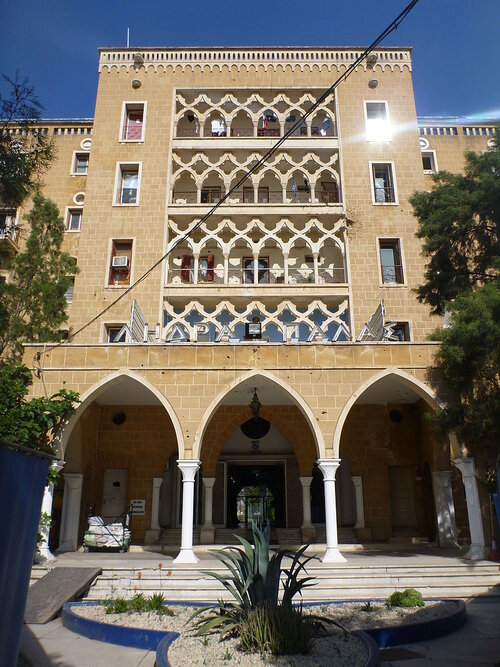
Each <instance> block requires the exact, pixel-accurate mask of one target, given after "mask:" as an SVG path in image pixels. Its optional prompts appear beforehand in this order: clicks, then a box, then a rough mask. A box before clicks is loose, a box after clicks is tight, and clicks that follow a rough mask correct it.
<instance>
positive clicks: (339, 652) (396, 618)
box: [72, 602, 456, 667]
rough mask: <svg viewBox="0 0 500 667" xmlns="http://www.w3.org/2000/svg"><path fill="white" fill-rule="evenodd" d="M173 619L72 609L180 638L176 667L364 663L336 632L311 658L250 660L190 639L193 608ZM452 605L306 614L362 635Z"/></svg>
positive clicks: (227, 645) (346, 607)
mask: <svg viewBox="0 0 500 667" xmlns="http://www.w3.org/2000/svg"><path fill="white" fill-rule="evenodd" d="M170 608H171V609H172V610H173V612H174V614H175V615H174V616H166V615H162V616H159V615H158V614H156V613H155V612H143V613H136V612H126V613H125V614H106V610H105V608H104V606H102V605H96V606H88V607H87V606H74V607H72V611H74V612H75V613H77V614H79V615H80V616H84V617H85V618H91V619H93V620H96V621H100V622H104V623H111V624H114V625H124V626H128V627H138V628H148V629H152V630H164V631H167V630H170V631H174V632H179V633H180V635H181V636H180V637H179V638H178V639H176V640H175V641H174V642H173V644H172V645H171V646H170V648H169V650H168V658H169V661H170V664H171V665H172V667H179V666H182V667H186V665H187V662H186V656H189V661H188V662H189V667H191V666H192V667H198V666H200V667H201V666H207V667H216V666H219V665H227V666H232V665H241V667H258V666H259V665H280V666H285V665H289V666H292V665H293V666H294V667H323V666H325V665H339V666H341V667H359V666H360V665H363V664H364V662H365V660H366V658H367V653H366V648H365V646H364V644H363V643H362V642H360V641H359V640H358V639H356V638H354V637H352V636H350V635H348V636H346V635H345V634H344V633H343V632H342V631H340V630H339V631H336V632H335V633H334V634H333V635H332V636H330V637H327V638H321V639H317V640H315V641H314V643H313V648H312V650H311V652H310V653H308V654H307V655H293V656H281V657H278V658H275V657H273V656H269V655H266V656H257V655H255V654H252V655H248V654H245V653H242V652H241V651H239V650H238V642H239V640H238V639H229V640H225V641H223V642H220V641H219V640H218V637H217V636H214V635H212V636H209V638H208V639H200V638H197V637H193V636H191V634H190V631H189V627H187V626H186V623H187V621H188V619H189V617H190V616H191V614H192V613H193V611H194V609H193V607H184V606H177V605H172V606H171V607H170ZM455 608H456V607H455V605H454V604H453V603H450V602H432V603H427V604H426V606H425V607H422V608H416V609H415V608H414V609H405V608H394V609H388V608H387V607H386V606H385V605H384V604H383V603H372V605H371V609H372V611H370V612H367V611H363V604H362V603H359V602H357V603H348V604H327V605H320V606H313V607H305V608H304V611H305V612H306V613H307V612H310V613H312V614H319V615H321V616H327V617H329V618H332V619H334V620H336V621H337V622H339V623H341V624H342V626H343V627H345V628H346V629H347V630H362V629H366V628H375V627H383V626H386V625H399V624H403V623H411V622H420V621H424V620H432V619H434V618H437V617H439V616H443V615H447V614H448V613H450V612H451V611H453V610H454V609H455Z"/></svg>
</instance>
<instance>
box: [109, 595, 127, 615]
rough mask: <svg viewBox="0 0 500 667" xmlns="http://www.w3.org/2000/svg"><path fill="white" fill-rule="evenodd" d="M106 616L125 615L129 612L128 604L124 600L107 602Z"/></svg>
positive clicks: (117, 599) (118, 599)
mask: <svg viewBox="0 0 500 667" xmlns="http://www.w3.org/2000/svg"><path fill="white" fill-rule="evenodd" d="M104 606H105V608H106V614H124V613H125V612H126V611H128V602H127V600H125V599H124V598H116V599H115V600H107V601H106V603H105V605H104Z"/></svg>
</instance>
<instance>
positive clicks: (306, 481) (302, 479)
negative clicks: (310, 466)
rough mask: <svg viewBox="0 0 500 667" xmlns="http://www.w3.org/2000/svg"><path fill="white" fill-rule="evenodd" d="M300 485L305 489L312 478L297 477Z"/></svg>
mask: <svg viewBox="0 0 500 667" xmlns="http://www.w3.org/2000/svg"><path fill="white" fill-rule="evenodd" d="M299 480H300V483H301V484H302V486H303V487H305V488H307V487H309V486H311V484H312V481H313V478H312V477H299Z"/></svg>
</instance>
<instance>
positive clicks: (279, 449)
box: [176, 371, 343, 562]
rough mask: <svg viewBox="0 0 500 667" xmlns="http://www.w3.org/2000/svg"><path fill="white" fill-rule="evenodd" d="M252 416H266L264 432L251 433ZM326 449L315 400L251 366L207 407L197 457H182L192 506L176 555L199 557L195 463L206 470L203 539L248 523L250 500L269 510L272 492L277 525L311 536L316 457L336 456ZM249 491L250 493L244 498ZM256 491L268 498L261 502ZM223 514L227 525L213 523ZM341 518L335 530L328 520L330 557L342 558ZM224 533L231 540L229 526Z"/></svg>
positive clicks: (207, 540)
mask: <svg viewBox="0 0 500 667" xmlns="http://www.w3.org/2000/svg"><path fill="white" fill-rule="evenodd" d="M256 403H257V404H258V408H255V405H256ZM252 405H253V407H252ZM252 415H253V416H252ZM252 419H259V420H260V421H261V422H262V421H263V422H264V423H265V424H267V425H268V429H267V431H266V432H265V433H262V434H261V435H260V436H259V435H254V436H252V434H251V429H250V433H248V432H246V428H245V427H246V426H248V423H250V424H251V423H253V422H252ZM267 433H269V437H268V435H267ZM324 451H325V447H324V441H323V435H322V433H321V430H320V429H319V426H318V423H317V420H316V418H315V417H314V415H313V413H312V410H311V408H310V407H309V405H308V404H307V403H306V402H305V401H304V400H303V398H302V397H301V396H300V395H299V394H298V393H297V392H296V391H295V390H294V389H292V388H291V387H290V386H289V385H287V383H285V382H283V381H282V380H281V378H279V377H278V376H274V375H272V374H270V373H268V372H266V371H251V372H249V373H247V374H245V375H243V376H241V377H239V378H237V379H236V380H235V381H234V382H232V383H231V384H230V385H229V386H228V387H226V388H225V390H224V391H222V392H221V393H220V394H219V395H218V396H217V397H216V398H215V399H214V400H213V401H212V404H211V405H210V406H209V408H208V409H207V410H206V412H205V414H204V416H203V418H202V420H201V422H200V425H199V428H198V430H197V432H196V436H195V440H194V445H193V454H194V457H195V460H194V461H192V460H191V461H188V460H186V461H179V467H180V468H181V470H183V476H184V469H183V468H186V475H185V476H184V478H183V482H185V483H186V484H189V486H188V487H187V489H186V487H185V485H184V484H183V493H184V492H185V490H187V491H188V495H187V497H188V498H189V499H190V504H191V510H190V511H189V512H188V511H187V510H186V517H185V516H184V511H183V525H182V544H181V551H180V553H179V555H178V557H177V559H176V561H177V562H195V559H196V557H195V555H194V553H193V551H192V534H193V533H192V527H193V507H192V501H191V497H192V496H193V491H192V486H191V485H192V483H193V481H194V474H193V472H192V470H191V469H192V468H193V466H194V465H195V466H198V465H200V464H201V466H202V471H203V472H202V474H203V491H204V493H203V499H204V509H203V523H202V526H201V531H200V537H201V541H202V542H205V543H213V542H214V540H216V538H217V537H218V536H217V535H216V528H218V527H220V528H226V529H228V528H229V526H230V525H231V529H230V531H229V535H231V532H232V531H233V530H234V528H235V524H236V527H238V525H239V524H241V523H244V524H245V525H244V526H243V527H246V523H247V516H248V511H249V510H248V508H249V507H250V506H251V507H255V506H258V507H260V508H261V509H259V510H258V511H259V512H261V513H264V510H263V509H262V508H263V507H264V500H266V499H268V500H269V503H270V504H271V506H270V509H269V511H270V514H271V516H272V519H273V521H274V524H275V528H276V532H277V531H278V530H279V529H281V530H288V531H290V530H293V531H295V535H294V536H293V537H290V536H289V539H292V541H294V542H304V541H310V540H311V537H313V535H314V532H315V529H314V526H313V525H312V522H311V495H310V486H311V481H312V468H313V465H314V463H315V462H316V461H317V460H319V461H320V462H322V463H324V464H325V466H329V465H330V464H331V463H335V462H334V461H333V460H330V459H326V458H323V455H324ZM188 464H189V465H188ZM269 466H275V470H274V471H270V470H269ZM325 469H326V468H325ZM328 469H329V468H328ZM322 470H323V468H322ZM325 474H326V473H325ZM326 476H328V475H326ZM271 477H272V483H270V480H271ZM268 482H269V483H268ZM325 484H326V477H325ZM228 489H229V493H228ZM245 490H246V491H245ZM247 492H248V493H247ZM250 492H251V493H250ZM242 494H243V495H245V494H246V495H248V498H247V499H246V500H242V497H243V496H242ZM250 496H252V498H250ZM326 496H327V494H325V498H326ZM257 497H259V498H261V499H263V500H262V501H261V502H258V500H257ZM280 498H281V501H280V500H279V499H280ZM214 501H215V502H214ZM228 502H229V503H231V507H229V508H228ZM266 502H267V500H266ZM280 502H281V506H278V503H280ZM327 502H329V503H330V507H329V509H327V513H328V512H329V513H330V514H331V515H332V516H335V499H334V498H333V501H332V499H331V496H330V495H329V494H328V499H327V500H325V503H327ZM238 503H239V505H238ZM245 503H246V504H245ZM233 504H234V507H233V506H232V505H233ZM184 507H187V504H186V503H185V504H184ZM214 507H215V508H216V509H215V512H214ZM221 508H223V514H222V517H221V515H220V510H221ZM253 511H254V510H253V509H251V512H253ZM217 512H218V514H217ZM243 516H244V518H243ZM185 519H186V521H185ZM217 521H219V522H220V526H217V525H214V522H215V524H217ZM189 523H190V525H188V524H189ZM278 524H281V525H278ZM334 526H335V528H334V529H333V530H331V531H330V535H328V533H329V531H328V527H327V544H328V545H329V548H328V549H327V551H328V555H329V558H328V559H329V560H334V559H336V560H343V558H342V556H340V554H339V553H338V544H337V533H336V524H335V522H334ZM239 527H240V528H241V527H242V526H241V525H239ZM225 537H226V539H225V540H224V541H227V533H226V535H225ZM329 537H330V539H329ZM278 539H279V536H278ZM330 547H332V548H330Z"/></svg>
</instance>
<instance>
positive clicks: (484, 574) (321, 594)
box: [86, 556, 500, 602]
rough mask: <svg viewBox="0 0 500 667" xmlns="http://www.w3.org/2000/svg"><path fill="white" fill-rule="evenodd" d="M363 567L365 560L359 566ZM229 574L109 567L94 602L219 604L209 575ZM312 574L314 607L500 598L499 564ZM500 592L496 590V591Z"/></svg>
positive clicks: (209, 566)
mask: <svg viewBox="0 0 500 667" xmlns="http://www.w3.org/2000/svg"><path fill="white" fill-rule="evenodd" d="M358 562H359V561H358ZM205 570H210V571H211V572H218V573H227V571H226V570H224V568H222V567H221V566H220V564H219V563H218V562H217V561H216V560H215V559H210V560H205V561H203V560H202V561H201V562H200V563H198V564H196V565H184V566H181V565H179V566H177V565H172V566H170V569H168V567H167V566H166V565H164V566H163V568H162V569H161V570H160V569H159V568H158V567H157V566H155V567H154V568H148V567H147V566H146V567H142V568H138V567H126V566H125V564H124V567H114V568H113V569H111V568H106V566H105V564H103V572H102V574H101V575H100V576H99V577H97V579H96V580H95V582H94V583H93V585H92V586H91V587H90V589H89V591H88V593H87V596H86V597H87V598H88V599H89V600H104V599H107V598H109V597H118V596H123V597H131V596H132V595H134V592H137V591H138V592H143V593H144V594H148V595H149V594H152V593H155V592H159V591H161V592H162V593H163V595H164V596H165V599H166V600H168V601H172V602H174V601H199V602H215V601H216V600H217V599H219V598H228V595H227V592H226V591H225V589H224V588H223V587H222V585H221V584H220V583H219V582H218V581H216V580H215V579H214V578H213V577H210V576H209V575H207V574H206V573H205V572H204V571H205ZM307 574H308V575H310V576H313V577H315V578H316V585H315V586H313V587H311V588H307V589H306V590H305V591H304V598H303V599H304V600H305V601H308V602H317V601H327V600H369V599H372V600H373V599H385V598H387V596H388V595H390V594H391V593H392V592H393V591H394V590H404V589H405V588H416V589H418V590H419V591H420V592H421V593H422V595H423V596H424V598H434V599H436V598H437V599H440V598H468V597H472V596H476V595H481V594H485V593H487V592H488V591H489V595H490V596H491V595H494V596H498V597H500V573H499V565H498V563H489V562H488V561H481V562H477V563H468V562H464V561H463V560H459V559H458V558H456V559H451V558H450V559H448V558H436V559H434V560H433V561H432V562H427V563H425V564H423V563H418V562H413V563H412V564H401V563H398V564H395V563H393V564H387V565H384V564H373V565H372V564H370V562H369V557H368V556H367V557H364V558H363V559H362V562H359V564H357V563H356V562H349V561H348V562H347V563H343V564H329V565H327V564H321V563H319V562H317V561H316V562H314V561H313V562H311V563H310V564H309V565H308V567H307ZM494 587H496V588H494Z"/></svg>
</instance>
